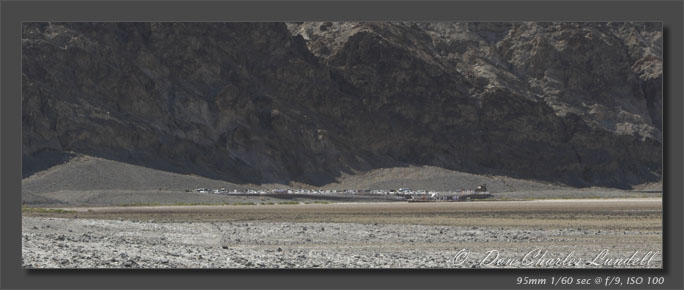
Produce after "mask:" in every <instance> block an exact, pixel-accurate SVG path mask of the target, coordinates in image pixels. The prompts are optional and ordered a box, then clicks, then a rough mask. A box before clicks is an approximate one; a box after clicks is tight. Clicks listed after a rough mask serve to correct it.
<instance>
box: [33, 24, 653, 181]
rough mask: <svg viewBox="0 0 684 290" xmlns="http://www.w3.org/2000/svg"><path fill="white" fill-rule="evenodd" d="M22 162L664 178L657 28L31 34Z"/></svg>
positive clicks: (291, 177)
mask: <svg viewBox="0 0 684 290" xmlns="http://www.w3.org/2000/svg"><path fill="white" fill-rule="evenodd" d="M22 49H23V59H22V67H23V96H22V97H23V99H22V102H23V108H22V110H23V112H22V113H23V148H24V149H23V155H24V161H25V163H28V162H33V161H36V160H39V159H40V158H41V156H43V155H44V154H45V152H62V151H64V152H66V151H73V152H80V153H87V154H92V155H96V156H102V157H107V158H112V159H116V160H122V161H125V162H129V163H135V164H141V165H145V166H149V167H154V168H162V169H165V170H169V171H175V172H181V173H193V174H198V175H203V176H207V177H211V178H216V179H222V180H227V181H231V182H236V183H245V182H252V183H264V182H279V183H288V182H291V181H297V182H303V183H308V184H312V185H323V184H326V183H329V182H332V181H334V180H335V179H336V178H337V177H338V176H339V175H340V174H341V173H342V172H347V173H354V172H359V171H365V170H369V169H372V168H379V167H393V166H404V165H407V164H414V165H431V166H439V167H443V168H447V169H452V170H458V171H464V172H471V173H481V174H502V175H509V176H514V177H517V178H530V179H538V180H547V181H553V182H560V183H565V184H569V185H574V186H590V185H601V186H613V187H623V188H628V187H630V186H631V185H635V184H640V183H645V182H650V181H657V180H660V179H661V176H662V169H661V167H662V165H661V158H662V150H661V147H662V103H663V102H662V33H661V27H660V24H652V23H353V22H345V23H329V22H328V23H313V22H308V23H287V24H286V23H25V24H24V27H23V46H22Z"/></svg>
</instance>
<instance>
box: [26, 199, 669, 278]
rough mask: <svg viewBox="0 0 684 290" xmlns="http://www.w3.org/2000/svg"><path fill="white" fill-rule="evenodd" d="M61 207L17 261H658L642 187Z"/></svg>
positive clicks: (658, 214) (40, 214)
mask: <svg viewBox="0 0 684 290" xmlns="http://www.w3.org/2000/svg"><path fill="white" fill-rule="evenodd" d="M69 210H70V211H68V212H63V211H48V210H46V211H35V212H26V213H25V214H24V219H23V265H24V267H27V268H108V267H113V268H121V267H140V268H166V267H169V268H200V267H208V268H375V267H379V268H463V267H467V268H479V267H483V268H501V267H514V268H529V267H553V268H582V267H589V268H604V267H608V268H611V267H618V268H628V267H639V268H644V267H649V268H659V267H661V266H662V253H661V251H662V231H661V229H662V228H661V226H662V201H661V199H651V198H649V199H585V200H541V201H520V202H518V201H508V202H503V201H501V202H493V201H489V202H469V203H369V204H360V203H355V204H351V203H350V204H298V205H254V206H236V205H228V206H164V207H103V208H69ZM535 249H539V252H536V251H534V250H535ZM604 250H607V251H604ZM531 251H532V252H531ZM602 251H604V252H603V253H602ZM530 252H531V253H530ZM649 252H650V253H651V254H649ZM528 253H530V254H529V255H527V256H526V254H528ZM544 253H545V254H544ZM466 254H467V255H466ZM488 254H489V256H488ZM497 254H498V256H497ZM618 259H619V260H618Z"/></svg>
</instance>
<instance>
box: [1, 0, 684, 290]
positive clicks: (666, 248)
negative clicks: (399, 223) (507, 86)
mask: <svg viewBox="0 0 684 290" xmlns="http://www.w3.org/2000/svg"><path fill="white" fill-rule="evenodd" d="M683 12H684V2H683V1H682V0H674V1H672V0H664V1H639V0H637V1H633V0H622V1H615V0H603V1H555V0H552V1H546V2H542V1H538V0H528V1H498V0H494V1H491V0H484V1H452V0H436V1H420V2H419V1H411V0H408V1H407V0H398V1H397V0H389V1H387V0H375V1H336V0H332V1H331V0H324V1H318V2H314V1H310V0H300V1H283V0H275V1H269V0H267V1H262V0H256V1H220V0H219V1H217V0H209V1H182V0H181V1H178V0H170V1H169V0H166V1H159V0H151V1H149V0H148V1H135V2H133V1H107V0H96V1H89V2H86V1H80V0H75V1H54V0H50V1H31V0H29V1H5V0H3V1H2V2H0V21H1V22H0V28H1V29H2V30H1V32H0V35H1V36H2V42H0V68H1V71H0V78H1V80H2V83H1V84H2V85H1V86H0V133H1V134H2V135H1V138H0V162H1V165H0V176H1V177H0V208H1V210H0V229H1V233H0V238H1V239H0V288H1V289H30V288H55V289H57V288H60V289H64V288H66V289H81V288H87V289H96V288H100V289H124V288H128V289H131V288H165V289H198V288H204V289H206V288H298V289H304V288H321V289H322V288H393V289H399V288H403V289H407V288H419V289H426V288H471V289H475V288H477V289H492V288H524V287H525V286H520V285H515V278H516V277H518V276H529V277H539V278H548V279H550V277H551V276H555V277H558V276H572V277H574V278H592V279H593V278H595V277H604V278H605V277H606V276H621V277H622V278H623V279H624V278H625V277H627V276H642V277H646V276H664V277H665V284H664V285H660V286H658V287H657V288H666V289H682V288H683V286H684V280H683V279H684V278H682V277H681V275H679V274H680V273H682V272H684V271H683V265H682V260H683V259H684V256H683V255H682V241H683V240H682V231H683V228H682V212H683V210H682V208H684V205H683V202H682V195H683V194H684V192H683V186H682V185H683V183H682V178H681V177H682V176H684V174H683V173H684V172H683V170H682V165H683V163H684V162H683V161H684V159H683V158H682V156H683V155H682V153H683V150H682V148H684V146H683V143H682V140H683V138H682V135H683V134H682V133H683V132H684V130H683V129H682V128H683V127H682V125H683V122H682V120H683V119H682V115H683V113H684V106H683V103H682V96H683V95H684V94H683V92H684V90H683V88H684V86H683V85H682V82H681V80H683V79H684V73H683V67H684V63H683V53H682V52H683V51H684V49H683V45H682V43H683V42H682V39H683V36H684V33H683V32H682V31H683V27H684V22H683V19H682V16H683V14H684V13H683ZM304 20H307V21H315V20H326V21H334V20H339V21H341V20H348V21H353V20H360V21H363V20H367V21H368V20H374V21H390V20H392V21H401V20H403V21H660V22H662V23H663V30H664V31H663V32H664V43H663V44H664V48H663V49H664V67H663V69H664V72H663V73H664V80H663V83H664V85H665V86H664V92H663V93H664V111H665V112H664V116H665V118H664V124H663V132H664V134H663V135H664V156H665V158H664V163H663V167H664V175H665V176H664V194H663V207H664V215H663V225H664V227H663V252H664V253H665V256H664V257H663V269H643V270H632V269H630V270H609V269H534V270H506V269H484V270H472V269H462V270H461V269H454V270H449V269H438V270H324V269H323V270H257V269H248V270H24V269H22V268H21V223H20V222H19V221H20V220H21V210H20V209H21V190H20V189H21V169H20V168H21V167H20V166H21V153H20V152H21V109H20V108H21V97H20V96H21V41H20V39H21V22H22V21H304ZM547 287H548V285H547ZM647 287H649V286H647V285H638V286H636V287H628V286H623V287H620V288H640V289H641V288H647ZM535 288H542V287H535ZM549 288H555V289H561V288H574V287H567V286H566V287H562V286H558V287H549ZM581 288H585V289H602V288H607V287H602V286H598V287H597V286H596V285H589V286H584V287H581ZM611 288H616V287H611ZM652 288H656V287H652Z"/></svg>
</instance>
